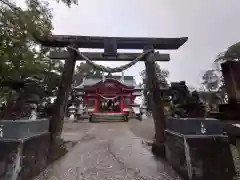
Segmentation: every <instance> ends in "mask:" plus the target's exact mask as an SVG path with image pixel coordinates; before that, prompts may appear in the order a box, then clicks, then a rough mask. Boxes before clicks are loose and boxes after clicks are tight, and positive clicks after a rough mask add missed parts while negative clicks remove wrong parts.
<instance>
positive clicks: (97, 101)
mask: <svg viewBox="0 0 240 180" xmlns="http://www.w3.org/2000/svg"><path fill="white" fill-rule="evenodd" d="M99 105H100V97H99V96H96V97H95V104H94V112H99Z"/></svg>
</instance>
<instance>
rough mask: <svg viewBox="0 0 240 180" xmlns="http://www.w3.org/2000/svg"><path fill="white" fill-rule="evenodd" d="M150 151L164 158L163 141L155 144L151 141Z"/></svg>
mask: <svg viewBox="0 0 240 180" xmlns="http://www.w3.org/2000/svg"><path fill="white" fill-rule="evenodd" d="M152 153H153V154H154V155H155V156H157V157H161V158H165V145H164V143H162V144H157V143H156V142H153V144H152Z"/></svg>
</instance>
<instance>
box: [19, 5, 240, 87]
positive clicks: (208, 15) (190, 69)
mask: <svg viewBox="0 0 240 180" xmlns="http://www.w3.org/2000/svg"><path fill="white" fill-rule="evenodd" d="M17 1H18V2H20V1H21V2H23V1H24V0H17ZM51 1H52V0H51ZM51 7H52V8H53V15H54V19H53V25H54V33H55V34H66V35H69V34H73V35H86V36H129V37H130V36H131V37H184V36H187V37H188V38H189V40H188V42H187V43H186V44H185V45H183V46H182V47H181V48H180V49H179V50H176V51H170V54H171V61H170V62H161V63H160V66H161V67H163V68H166V69H168V70H169V71H170V81H179V80H186V81H187V83H188V84H189V85H191V86H195V87H197V86H199V83H200V82H201V75H202V74H203V71H204V70H206V69H208V68H211V66H212V62H213V61H214V58H215V57H216V55H217V54H218V53H219V52H221V51H224V50H225V49H226V48H227V47H228V46H229V45H231V44H233V43H236V42H237V41H239V39H240V21H239V19H240V13H239V7H240V1H239V0H79V5H78V6H73V7H72V8H67V7H66V6H65V5H63V4H61V3H60V4H57V3H55V2H52V3H51ZM102 64H107V63H104V62H102ZM108 64H109V62H108ZM120 64H124V63H120V62H111V66H112V67H113V66H118V65H120ZM143 69H144V64H143V62H140V63H138V64H137V65H135V66H134V67H132V68H130V69H129V70H127V71H126V73H125V74H126V75H133V76H135V77H136V80H137V82H140V80H141V78H140V77H139V73H140V71H141V70H143Z"/></svg>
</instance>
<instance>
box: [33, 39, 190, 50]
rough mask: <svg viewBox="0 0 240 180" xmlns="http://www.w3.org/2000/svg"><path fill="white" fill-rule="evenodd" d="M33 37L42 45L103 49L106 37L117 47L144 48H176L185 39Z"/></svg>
mask: <svg viewBox="0 0 240 180" xmlns="http://www.w3.org/2000/svg"><path fill="white" fill-rule="evenodd" d="M35 39H36V40H37V41H39V42H40V43H41V44H42V45H44V46H50V47H66V46H68V45H70V44H76V45H77V46H78V47H79V48H90V49H92V48H93V49H104V47H105V46H104V42H106V40H107V39H111V40H114V41H116V45H117V49H144V48H145V47H146V46H149V45H150V46H152V47H153V48H154V49H157V50H159V49H169V50H170V49H172V50H174V49H178V48H179V47H180V46H182V45H183V44H184V43H185V42H186V41H187V40H188V38H187V37H180V38H142V37H100V36H73V35H48V36H43V37H37V36H35Z"/></svg>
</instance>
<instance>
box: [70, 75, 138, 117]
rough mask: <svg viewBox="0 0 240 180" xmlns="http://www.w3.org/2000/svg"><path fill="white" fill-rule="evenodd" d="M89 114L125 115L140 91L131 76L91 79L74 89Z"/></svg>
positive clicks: (85, 80)
mask: <svg viewBox="0 0 240 180" xmlns="http://www.w3.org/2000/svg"><path fill="white" fill-rule="evenodd" d="M75 90H76V91H77V95H78V96H81V97H82V99H83V102H84V104H85V105H86V106H87V109H88V111H89V112H92V113H127V112H129V108H130V106H131V105H133V104H134V100H135V98H136V97H137V96H141V95H142V93H141V92H142V89H141V88H139V87H138V86H137V85H136V82H135V80H134V78H133V77H132V76H124V77H121V76H110V77H106V78H104V79H103V78H101V77H100V78H99V77H92V78H89V79H84V80H83V82H82V84H80V85H79V86H77V87H75Z"/></svg>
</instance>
